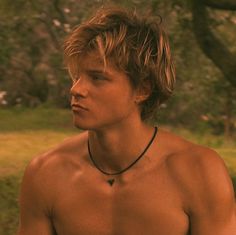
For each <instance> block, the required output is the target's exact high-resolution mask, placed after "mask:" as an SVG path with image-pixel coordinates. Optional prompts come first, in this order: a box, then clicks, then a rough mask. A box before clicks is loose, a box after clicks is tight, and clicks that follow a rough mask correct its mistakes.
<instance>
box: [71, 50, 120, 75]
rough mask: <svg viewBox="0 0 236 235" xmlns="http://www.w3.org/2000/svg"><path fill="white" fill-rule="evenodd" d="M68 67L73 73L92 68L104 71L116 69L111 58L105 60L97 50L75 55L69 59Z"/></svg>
mask: <svg viewBox="0 0 236 235" xmlns="http://www.w3.org/2000/svg"><path fill="white" fill-rule="evenodd" d="M67 67H68V70H69V72H70V74H72V75H76V74H78V73H81V72H86V71H90V70H98V71H101V72H104V73H105V72H109V71H110V72H111V71H113V70H116V68H115V66H114V65H113V63H111V61H110V60H105V59H104V58H103V57H102V56H101V55H100V53H99V52H97V51H92V52H87V53H81V54H79V55H76V56H73V57H72V58H70V60H69V61H68V64H67Z"/></svg>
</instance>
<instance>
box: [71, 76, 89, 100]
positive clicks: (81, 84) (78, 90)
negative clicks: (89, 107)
mask: <svg viewBox="0 0 236 235" xmlns="http://www.w3.org/2000/svg"><path fill="white" fill-rule="evenodd" d="M70 94H71V95H72V96H75V97H86V96H87V95H88V87H87V84H86V81H84V79H83V78H79V79H78V80H77V81H76V82H74V84H73V85H72V87H71V89H70Z"/></svg>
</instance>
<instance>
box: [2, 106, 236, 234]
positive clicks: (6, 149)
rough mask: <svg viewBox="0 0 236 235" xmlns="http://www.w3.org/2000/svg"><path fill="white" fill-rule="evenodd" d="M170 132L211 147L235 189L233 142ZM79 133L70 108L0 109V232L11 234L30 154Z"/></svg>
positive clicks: (34, 153)
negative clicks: (22, 179) (224, 167)
mask: <svg viewBox="0 0 236 235" xmlns="http://www.w3.org/2000/svg"><path fill="white" fill-rule="evenodd" d="M167 128H168V129H171V130H172V131H173V132H175V133H176V134H178V135H182V136H184V137H185V138H187V139H189V140H192V141H194V142H197V143H200V144H203V145H206V146H209V147H212V148H214V149H215V150H216V151H217V152H218V153H219V154H220V155H221V156H222V158H223V159H224V161H225V163H226V165H227V167H228V169H229V172H230V175H231V177H232V180H233V182H234V185H235V188H236V143H234V142H233V141H231V142H227V143H225V142H224V139H223V137H222V136H219V137H215V136H213V135H209V134H208V135H204V136H202V134H198V133H194V134H193V133H191V132H189V131H188V130H184V129H182V128H178V129H176V128H171V127H167ZM76 133H78V130H76V129H75V128H74V127H73V125H72V115H71V112H70V111H69V110H59V109H52V108H50V109H46V108H37V109H31V110H30V109H10V110H8V109H0V235H13V234H15V232H16V227H17V224H18V214H19V212H18V195H19V185H20V182H21V178H22V174H23V171H24V168H25V166H26V165H27V163H28V162H29V161H30V159H32V157H34V156H36V155H39V154H40V153H43V152H44V151H46V150H48V149H50V148H52V147H53V146H55V145H57V144H58V143H60V142H61V141H63V140H64V139H65V138H67V137H69V136H71V135H75V134H76Z"/></svg>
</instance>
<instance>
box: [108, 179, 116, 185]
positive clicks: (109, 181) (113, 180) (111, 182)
mask: <svg viewBox="0 0 236 235" xmlns="http://www.w3.org/2000/svg"><path fill="white" fill-rule="evenodd" d="M114 182H115V179H109V180H107V183H109V184H110V186H112V185H113V183H114Z"/></svg>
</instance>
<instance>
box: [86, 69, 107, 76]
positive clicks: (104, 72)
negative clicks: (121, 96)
mask: <svg viewBox="0 0 236 235" xmlns="http://www.w3.org/2000/svg"><path fill="white" fill-rule="evenodd" d="M85 72H86V73H90V74H103V75H107V76H110V73H108V72H107V71H104V70H100V69H88V70H85Z"/></svg>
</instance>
